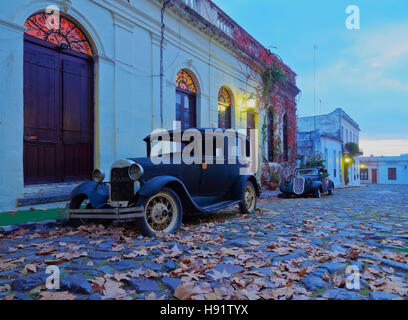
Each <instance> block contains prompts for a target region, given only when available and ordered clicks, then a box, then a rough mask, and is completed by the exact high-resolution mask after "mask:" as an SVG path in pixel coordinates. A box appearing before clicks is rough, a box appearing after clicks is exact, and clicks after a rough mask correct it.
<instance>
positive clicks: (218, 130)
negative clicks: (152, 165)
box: [143, 128, 249, 142]
mask: <svg viewBox="0 0 408 320" xmlns="http://www.w3.org/2000/svg"><path fill="white" fill-rule="evenodd" d="M192 129H194V130H198V131H199V132H200V133H201V134H202V135H204V134H205V133H206V130H211V131H214V135H215V136H217V135H224V134H225V131H227V130H232V131H233V132H235V130H234V129H224V128H188V129H183V130H168V131H167V132H168V134H169V136H170V140H172V137H173V134H174V133H181V134H183V133H184V132H185V131H187V130H192ZM162 134H163V133H162V132H158V133H155V134H151V135H148V136H147V137H146V138H144V139H143V141H146V142H148V141H150V140H151V138H155V137H156V138H157V137H161V136H162ZM238 135H239V136H241V137H243V138H245V139H246V140H248V141H249V137H248V136H246V135H244V134H242V133H239V132H238Z"/></svg>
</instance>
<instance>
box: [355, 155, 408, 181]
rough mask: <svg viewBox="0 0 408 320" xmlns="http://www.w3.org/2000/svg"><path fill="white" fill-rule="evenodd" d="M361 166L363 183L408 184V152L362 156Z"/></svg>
mask: <svg viewBox="0 0 408 320" xmlns="http://www.w3.org/2000/svg"><path fill="white" fill-rule="evenodd" d="M360 167H361V168H360V176H361V183H365V184H407V185H408V154H402V155H400V156H394V157H392V156H387V157H384V156H381V157H374V156H370V157H360Z"/></svg>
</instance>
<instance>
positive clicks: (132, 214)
mask: <svg viewBox="0 0 408 320" xmlns="http://www.w3.org/2000/svg"><path fill="white" fill-rule="evenodd" d="M63 211H64V212H65V213H66V214H67V218H68V219H111V220H125V219H134V218H141V217H143V216H144V208H143V207H142V206H140V207H132V208H109V209H64V210H63Z"/></svg>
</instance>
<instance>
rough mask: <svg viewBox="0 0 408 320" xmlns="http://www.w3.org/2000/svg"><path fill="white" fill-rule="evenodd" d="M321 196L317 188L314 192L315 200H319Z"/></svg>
mask: <svg viewBox="0 0 408 320" xmlns="http://www.w3.org/2000/svg"><path fill="white" fill-rule="evenodd" d="M321 197H322V195H321V193H320V188H317V190H316V192H315V198H321Z"/></svg>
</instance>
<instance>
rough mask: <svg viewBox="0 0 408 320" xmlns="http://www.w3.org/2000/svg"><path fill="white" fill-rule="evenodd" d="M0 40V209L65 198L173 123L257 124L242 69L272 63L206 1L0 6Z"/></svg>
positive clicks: (251, 87) (40, 0)
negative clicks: (74, 187)
mask: <svg viewBox="0 0 408 320" xmlns="http://www.w3.org/2000/svg"><path fill="white" fill-rule="evenodd" d="M238 36H239V38H238ZM0 39H1V42H0V70H1V73H0V138H1V140H0V211H1V210H8V209H12V208H15V207H16V205H19V206H25V205H33V204H38V203H44V202H50V201H62V200H66V197H67V193H66V192H65V191H64V192H65V193H64V192H63V194H61V193H58V192H57V193H55V192H54V191H55V190H62V189H63V188H60V187H61V186H62V185H64V184H68V185H70V184H72V183H76V182H77V181H81V180H84V179H88V178H89V174H90V172H91V170H92V169H93V168H95V167H98V168H101V169H102V170H104V171H105V172H108V171H109V167H110V165H111V164H112V163H113V162H114V161H115V160H117V159H120V158H123V157H129V156H143V155H145V150H146V148H145V145H144V142H143V141H142V139H143V138H144V137H145V136H147V135H148V134H150V132H151V131H152V130H154V129H157V128H161V127H164V128H168V129H171V128H172V127H173V121H175V120H178V121H181V123H182V126H183V127H196V126H197V127H225V128H234V129H240V128H241V129H247V128H254V129H255V128H256V129H259V128H260V127H261V126H262V119H263V117H260V116H259V114H258V111H257V109H256V105H257V102H256V99H255V97H256V88H257V87H258V86H259V82H257V81H256V80H254V79H248V75H247V73H246V72H247V71H248V70H247V65H246V64H245V63H243V61H244V60H243V59H246V60H248V59H249V60H250V61H252V62H253V63H254V64H255V65H257V64H259V65H261V64H262V63H263V55H268V56H269V55H272V54H271V53H270V52H269V51H268V50H266V49H265V48H264V47H263V46H262V45H261V44H259V42H257V41H256V40H255V39H254V38H252V37H251V36H250V35H249V34H248V33H246V32H245V30H243V29H242V28H241V27H240V26H239V25H237V24H236V23H235V22H234V21H233V20H232V19H231V18H230V17H228V15H226V14H225V13H224V12H223V11H222V10H220V9H219V8H218V7H217V6H216V5H215V4H214V3H213V2H212V1H210V0H194V1H193V0H171V1H162V0H109V1H108V0H52V1H46V0H18V1H1V3H0ZM239 39H240V40H242V39H244V40H245V41H238V40H239ZM284 71H285V72H286V73H287V74H289V75H290V79H291V82H292V84H293V87H295V74H294V73H293V71H291V70H290V69H289V68H288V67H286V66H285V70H284ZM295 91H296V90H295ZM296 94H297V92H296ZM296 94H295V95H296ZM254 100H255V101H254ZM254 106H255V107H254ZM249 107H252V108H249ZM44 190H45V191H44ZM38 194H41V196H38Z"/></svg>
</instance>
